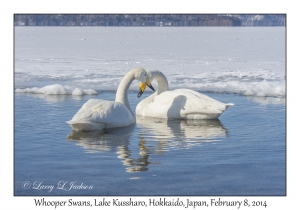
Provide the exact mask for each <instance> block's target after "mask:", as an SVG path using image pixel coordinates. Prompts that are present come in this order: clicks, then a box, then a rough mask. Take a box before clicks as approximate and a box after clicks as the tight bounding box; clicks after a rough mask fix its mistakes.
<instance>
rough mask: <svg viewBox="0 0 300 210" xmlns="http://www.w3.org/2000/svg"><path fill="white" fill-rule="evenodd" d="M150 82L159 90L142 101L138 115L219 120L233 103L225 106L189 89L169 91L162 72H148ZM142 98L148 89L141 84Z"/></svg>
mask: <svg viewBox="0 0 300 210" xmlns="http://www.w3.org/2000/svg"><path fill="white" fill-rule="evenodd" d="M147 77H148V78H149V80H150V82H151V81H152V80H153V79H155V80H156V81H157V83H158V90H157V91H156V92H155V93H153V94H152V95H150V96H149V97H147V98H146V99H144V100H142V101H141V102H140V103H139V104H138V105H137V107H136V111H135V112H136V115H139V116H146V117H157V118H168V119H217V118H218V117H219V116H220V115H221V114H222V113H223V112H224V111H225V110H226V109H227V108H228V107H229V106H232V105H233V104H232V103H229V104H224V103H222V102H219V101H217V100H215V99H212V98H210V97H208V96H206V95H204V94H201V93H199V92H196V91H193V90H189V89H176V90H169V85H168V81H167V78H166V77H165V75H164V74H163V73H162V72H160V71H148V72H147ZM140 87H141V88H140V92H139V94H138V97H140V96H141V95H142V94H143V92H144V89H145V87H146V84H145V83H141V84H140Z"/></svg>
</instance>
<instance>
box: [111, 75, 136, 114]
mask: <svg viewBox="0 0 300 210" xmlns="http://www.w3.org/2000/svg"><path fill="white" fill-rule="evenodd" d="M134 79H135V77H134V72H133V71H130V72H128V73H127V74H126V75H125V76H124V78H123V79H122V80H121V82H120V84H119V86H118V89H117V93H116V99H115V101H116V102H120V103H122V104H124V105H125V106H126V107H127V108H128V110H129V111H130V112H131V114H132V116H134V112H133V111H132V109H131V107H130V104H129V101H128V89H129V87H130V85H131V83H132V82H133V80H134Z"/></svg>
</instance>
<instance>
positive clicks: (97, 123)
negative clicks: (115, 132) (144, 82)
mask: <svg viewBox="0 0 300 210" xmlns="http://www.w3.org/2000/svg"><path fill="white" fill-rule="evenodd" d="M134 122H135V119H134V118H133V116H132V114H131V112H130V111H129V110H128V109H127V107H126V106H125V105H123V104H122V103H119V102H115V101H106V100H101V99H90V100H88V101H87V102H86V103H85V104H83V106H82V107H81V108H80V109H79V111H78V112H77V113H76V114H75V115H74V117H73V118H72V119H71V120H70V121H68V122H67V123H69V124H70V125H71V126H72V128H74V129H76V130H97V129H104V128H114V127H122V126H127V125H130V124H132V123H134Z"/></svg>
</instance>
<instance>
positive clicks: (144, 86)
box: [137, 76, 155, 98]
mask: <svg viewBox="0 0 300 210" xmlns="http://www.w3.org/2000/svg"><path fill="white" fill-rule="evenodd" d="M146 86H148V87H149V88H151V90H153V91H155V89H154V88H153V86H152V85H151V83H150V80H149V78H148V76H147V78H146V82H141V83H140V91H139V93H138V95H137V97H138V98H139V97H141V96H142V95H143V93H144V91H145V89H146Z"/></svg>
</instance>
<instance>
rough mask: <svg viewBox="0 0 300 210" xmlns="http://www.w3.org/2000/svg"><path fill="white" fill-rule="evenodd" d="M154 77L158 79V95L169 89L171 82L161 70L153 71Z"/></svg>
mask: <svg viewBox="0 0 300 210" xmlns="http://www.w3.org/2000/svg"><path fill="white" fill-rule="evenodd" d="M152 74H153V79H155V80H156V81H157V84H158V89H157V95H158V94H160V93H162V92H164V91H167V90H169V84H168V80H167V78H166V76H165V75H164V74H163V73H161V72H160V71H152Z"/></svg>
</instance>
